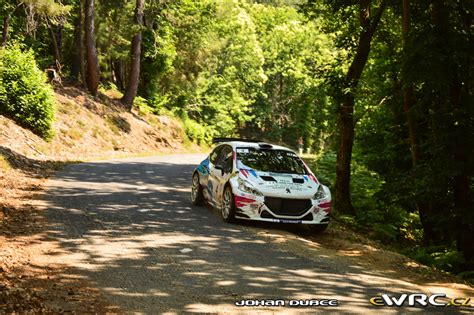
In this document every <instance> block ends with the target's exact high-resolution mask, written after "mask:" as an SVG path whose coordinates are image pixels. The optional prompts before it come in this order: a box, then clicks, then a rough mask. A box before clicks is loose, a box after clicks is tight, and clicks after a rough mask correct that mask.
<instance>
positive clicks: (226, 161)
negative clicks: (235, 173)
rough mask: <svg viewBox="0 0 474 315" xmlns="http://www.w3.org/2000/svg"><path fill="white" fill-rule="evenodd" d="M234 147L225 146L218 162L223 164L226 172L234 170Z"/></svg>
mask: <svg viewBox="0 0 474 315" xmlns="http://www.w3.org/2000/svg"><path fill="white" fill-rule="evenodd" d="M232 157H233V152H232V147H231V146H228V145H226V146H224V149H223V150H222V151H221V154H220V158H219V162H218V164H221V165H222V167H223V169H224V171H225V172H230V171H232Z"/></svg>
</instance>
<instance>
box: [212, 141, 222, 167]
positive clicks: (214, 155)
mask: <svg viewBox="0 0 474 315" xmlns="http://www.w3.org/2000/svg"><path fill="white" fill-rule="evenodd" d="M223 148H224V146H223V145H220V146H218V147H217V148H215V149H214V151H212V153H211V155H209V161H211V163H212V164H214V165H215V164H216V162H217V158H218V157H219V156H220V153H221V151H222V149H223Z"/></svg>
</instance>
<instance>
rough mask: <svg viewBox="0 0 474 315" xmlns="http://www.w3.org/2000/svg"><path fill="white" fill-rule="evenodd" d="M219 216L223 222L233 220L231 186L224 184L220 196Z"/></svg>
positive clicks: (233, 210)
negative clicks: (221, 195) (222, 192)
mask: <svg viewBox="0 0 474 315" xmlns="http://www.w3.org/2000/svg"><path fill="white" fill-rule="evenodd" d="M221 216H222V219H223V220H224V221H225V222H233V221H234V220H235V203H234V194H233V193H232V188H231V187H230V186H226V187H225V188H224V195H223V198H222V206H221Z"/></svg>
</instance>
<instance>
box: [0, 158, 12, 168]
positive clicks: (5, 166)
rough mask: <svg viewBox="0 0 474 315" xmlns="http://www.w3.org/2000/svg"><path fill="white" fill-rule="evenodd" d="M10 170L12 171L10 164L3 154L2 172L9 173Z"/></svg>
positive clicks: (0, 160) (0, 159)
mask: <svg viewBox="0 0 474 315" xmlns="http://www.w3.org/2000/svg"><path fill="white" fill-rule="evenodd" d="M9 169H11V165H10V162H8V159H7V158H6V157H5V156H4V155H3V154H0V170H4V171H7V170H9Z"/></svg>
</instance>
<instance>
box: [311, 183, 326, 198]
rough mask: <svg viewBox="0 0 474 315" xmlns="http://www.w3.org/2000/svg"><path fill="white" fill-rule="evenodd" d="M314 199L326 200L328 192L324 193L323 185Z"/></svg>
mask: <svg viewBox="0 0 474 315" xmlns="http://www.w3.org/2000/svg"><path fill="white" fill-rule="evenodd" d="M313 198H314V199H323V198H326V192H325V191H324V188H323V185H319V186H318V190H317V191H316V193H315V194H314V197H313Z"/></svg>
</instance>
